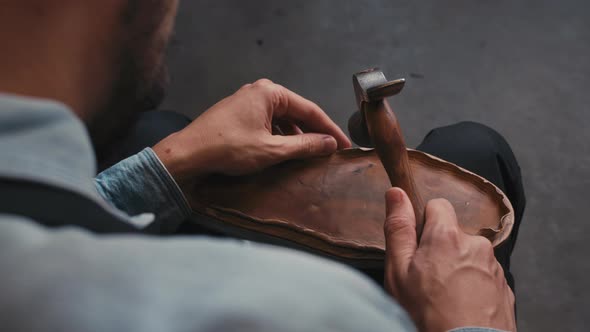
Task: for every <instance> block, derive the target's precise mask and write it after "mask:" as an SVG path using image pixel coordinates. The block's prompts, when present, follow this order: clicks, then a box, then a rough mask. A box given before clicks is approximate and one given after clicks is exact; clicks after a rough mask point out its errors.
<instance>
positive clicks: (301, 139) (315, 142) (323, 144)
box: [273, 133, 338, 160]
mask: <svg viewBox="0 0 590 332" xmlns="http://www.w3.org/2000/svg"><path fill="white" fill-rule="evenodd" d="M273 137H274V139H276V140H277V142H278V143H279V144H280V145H281V146H282V150H283V154H282V159H283V160H290V159H305V158H312V157H320V156H327V155H330V154H332V153H334V152H336V149H337V148H338V143H337V142H336V139H334V137H332V136H329V135H323V134H313V133H305V134H299V135H290V136H273Z"/></svg>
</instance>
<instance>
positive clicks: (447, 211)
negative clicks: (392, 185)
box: [420, 198, 462, 246]
mask: <svg viewBox="0 0 590 332" xmlns="http://www.w3.org/2000/svg"><path fill="white" fill-rule="evenodd" d="M461 234H462V231H461V228H460V227H459V222H458V221H457V215H456V214H455V208H454V207H453V205H452V204H451V203H450V202H449V201H448V200H446V199H442V198H441V199H433V200H431V201H429V202H428V203H427V204H426V209H425V215H424V229H423V231H422V238H421V242H420V246H422V242H425V243H426V242H429V243H430V242H436V243H438V242H444V243H455V242H456V241H457V240H458V238H459V236H460V235H461Z"/></svg>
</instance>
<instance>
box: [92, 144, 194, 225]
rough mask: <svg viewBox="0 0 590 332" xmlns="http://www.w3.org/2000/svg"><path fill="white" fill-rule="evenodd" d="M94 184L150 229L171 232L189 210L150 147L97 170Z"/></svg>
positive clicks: (181, 194) (136, 220) (187, 215)
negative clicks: (152, 215) (101, 170)
mask: <svg viewBox="0 0 590 332" xmlns="http://www.w3.org/2000/svg"><path fill="white" fill-rule="evenodd" d="M95 186H96V189H97V190H98V192H99V194H100V195H101V196H102V197H103V198H104V199H105V200H106V201H108V202H109V203H111V205H113V206H114V207H115V208H117V209H119V210H121V211H123V212H125V213H126V214H128V215H130V216H135V217H132V219H135V222H138V223H140V224H143V225H142V226H143V227H145V228H146V229H148V228H149V231H150V232H152V231H153V232H156V233H172V232H174V231H175V230H176V229H177V228H178V226H179V225H180V223H181V222H183V221H184V220H186V219H187V218H188V217H189V216H190V214H191V208H190V206H189V204H188V202H187V200H186V198H185V197H184V194H183V193H182V191H181V190H180V188H179V187H178V184H177V183H176V181H174V179H173V178H172V176H171V175H170V173H169V172H168V170H167V169H166V167H164V165H163V164H162V162H161V161H160V159H158V157H157V156H156V154H155V153H154V151H153V150H152V149H151V148H146V149H144V150H143V151H141V152H139V153H138V154H136V155H133V156H131V157H129V158H127V159H125V160H123V161H121V162H119V163H117V164H115V165H114V166H112V167H111V168H109V169H107V170H105V171H103V172H102V173H100V174H99V175H98V176H97V177H96V179H95ZM146 213H148V214H149V213H151V214H154V215H155V220H153V219H154V218H151V220H149V218H146V217H147V216H148V215H146Z"/></svg>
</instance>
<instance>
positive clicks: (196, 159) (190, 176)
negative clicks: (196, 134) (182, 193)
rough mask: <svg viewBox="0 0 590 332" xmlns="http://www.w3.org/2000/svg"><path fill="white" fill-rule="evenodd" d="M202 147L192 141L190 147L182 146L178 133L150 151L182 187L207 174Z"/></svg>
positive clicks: (204, 153)
mask: <svg viewBox="0 0 590 332" xmlns="http://www.w3.org/2000/svg"><path fill="white" fill-rule="evenodd" d="M191 141H193V140H191ZM202 147H203V146H202V145H201V144H200V143H199V142H194V141H193V142H191V144H190V145H187V144H183V142H182V139H181V138H180V137H179V133H174V134H172V135H170V136H168V137H166V138H165V139H163V140H162V141H160V142H159V143H158V144H156V145H155V146H154V147H153V148H152V150H153V151H154V153H155V154H156V156H157V157H158V158H159V159H160V161H161V162H162V164H163V165H164V167H165V168H166V169H167V170H168V172H169V173H170V175H171V176H172V177H173V178H174V180H175V181H176V182H177V183H178V184H179V185H180V186H181V187H182V186H183V184H184V183H186V182H189V181H190V182H193V181H194V180H195V179H198V178H200V177H203V176H205V175H206V174H207V169H206V167H205V163H206V161H205V158H204V156H206V152H205V151H204V149H202ZM189 149H190V150H189Z"/></svg>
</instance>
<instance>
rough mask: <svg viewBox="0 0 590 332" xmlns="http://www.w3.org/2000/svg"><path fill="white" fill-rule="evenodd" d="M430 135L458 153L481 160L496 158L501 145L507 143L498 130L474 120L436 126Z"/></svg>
mask: <svg viewBox="0 0 590 332" xmlns="http://www.w3.org/2000/svg"><path fill="white" fill-rule="evenodd" d="M430 135H432V136H433V138H436V139H437V140H441V141H444V142H445V144H448V145H450V146H452V147H453V149H454V150H455V152H456V153H460V154H462V155H466V156H470V157H472V158H473V157H477V159H480V160H481V159H490V158H495V157H496V155H497V154H498V152H499V151H500V150H501V148H499V147H500V146H501V145H503V144H507V143H506V141H505V140H504V138H503V137H502V135H500V134H499V133H498V132H497V131H495V130H494V129H492V128H490V127H488V126H486V125H484V124H481V123H478V122H473V121H463V122H459V123H456V124H453V125H450V126H445V127H440V128H436V129H434V130H432V131H431V133H430V134H429V136H430Z"/></svg>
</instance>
